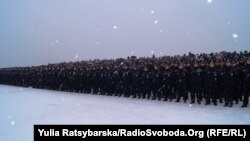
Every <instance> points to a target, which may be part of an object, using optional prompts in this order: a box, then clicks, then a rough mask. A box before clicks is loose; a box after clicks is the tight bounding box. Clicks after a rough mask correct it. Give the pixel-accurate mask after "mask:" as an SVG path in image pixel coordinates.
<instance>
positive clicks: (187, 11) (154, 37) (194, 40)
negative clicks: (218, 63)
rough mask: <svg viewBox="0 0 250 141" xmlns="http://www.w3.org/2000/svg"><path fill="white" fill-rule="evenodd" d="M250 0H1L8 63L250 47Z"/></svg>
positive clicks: (1, 63)
mask: <svg viewBox="0 0 250 141" xmlns="http://www.w3.org/2000/svg"><path fill="white" fill-rule="evenodd" d="M210 1H211V0H210ZM249 6H250V1H249V0H212V1H211V2H209V1H208V0H36V1H34V0H22V1H20V0H1V1H0V67H9V66H30V65H40V64H48V63H55V62H64V61H77V60H88V59H95V58H99V59H103V58H118V57H127V56H129V55H136V56H151V55H152V52H153V53H154V54H155V55H156V56H162V55H174V54H184V53H188V52H189V51H191V52H194V53H200V52H206V53H209V52H216V51H222V50H226V51H234V50H236V51H240V50H249V49H250V46H249V45H250V29H249V25H250V14H249V13H250V8H249Z"/></svg>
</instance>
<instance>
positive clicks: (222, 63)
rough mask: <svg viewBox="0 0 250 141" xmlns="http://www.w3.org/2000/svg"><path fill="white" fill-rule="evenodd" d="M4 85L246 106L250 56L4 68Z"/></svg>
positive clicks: (133, 59)
mask: <svg viewBox="0 0 250 141" xmlns="http://www.w3.org/2000/svg"><path fill="white" fill-rule="evenodd" d="M0 83H1V84H7V85H14V86H22V87H33V88H40V89H50V90H59V91H67V92H77V93H78V92H79V93H92V94H98V95H109V96H124V97H133V98H143V99H152V100H163V101H170V102H172V101H175V102H180V101H183V102H187V100H188V99H189V102H191V104H193V103H195V102H197V103H198V104H201V102H202V101H204V103H205V105H210V104H213V105H217V104H218V103H224V106H225V107H227V106H228V107H232V106H233V104H238V103H242V107H247V105H248V99H249V93H250V52H248V51H244V52H219V53H210V54H192V53H189V54H184V55H182V56H180V55H176V56H163V57H155V56H154V55H153V56H152V57H141V58H137V57H136V56H130V57H127V58H126V59H125V58H118V59H110V60H99V59H95V60H89V61H78V62H68V63H58V64H48V65H41V66H32V67H11V68H1V69H0Z"/></svg>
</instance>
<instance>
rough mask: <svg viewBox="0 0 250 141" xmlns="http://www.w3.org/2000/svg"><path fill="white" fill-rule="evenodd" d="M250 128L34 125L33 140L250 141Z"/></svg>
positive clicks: (238, 126)
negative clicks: (147, 140)
mask: <svg viewBox="0 0 250 141" xmlns="http://www.w3.org/2000/svg"><path fill="white" fill-rule="evenodd" d="M249 133H250V125H34V141H45V140H70V141H83V140H86V139H87V140H90V139H97V138H105V139H109V138H110V139H111V138H114V139H118V138H121V137H122V138H132V137H133V138H134V137H136V138H145V137H147V138H156V137H157V138H164V139H165V138H172V139H173V138H181V139H184V138H188V139H198V140H200V139H219V138H222V139H226V138H228V139H229V138H230V139H237V140H249V139H250V137H248V136H249Z"/></svg>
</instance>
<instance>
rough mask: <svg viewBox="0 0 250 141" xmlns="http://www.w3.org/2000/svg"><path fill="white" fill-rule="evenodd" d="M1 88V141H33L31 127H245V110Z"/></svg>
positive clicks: (248, 117) (248, 116)
mask: <svg viewBox="0 0 250 141" xmlns="http://www.w3.org/2000/svg"><path fill="white" fill-rule="evenodd" d="M240 106H241V104H239V105H234V107H233V108H225V107H223V106H222V105H218V106H213V105H210V106H205V105H198V104H193V105H189V104H188V103H186V104H185V103H183V102H181V103H175V102H163V101H152V100H144V99H133V98H124V97H115V96H100V95H92V94H78V93H68V92H59V91H49V90H39V89H32V88H21V87H13V86H5V85H0V141H32V140H33V125H34V124H250V108H249V107H248V108H240Z"/></svg>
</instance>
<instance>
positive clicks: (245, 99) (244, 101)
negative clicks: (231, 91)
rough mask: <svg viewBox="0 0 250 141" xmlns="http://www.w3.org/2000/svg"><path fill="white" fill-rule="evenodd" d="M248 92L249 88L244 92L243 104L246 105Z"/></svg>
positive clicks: (249, 91)
mask: <svg viewBox="0 0 250 141" xmlns="http://www.w3.org/2000/svg"><path fill="white" fill-rule="evenodd" d="M249 93H250V90H246V91H245V93H244V99H243V105H248V103H249Z"/></svg>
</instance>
